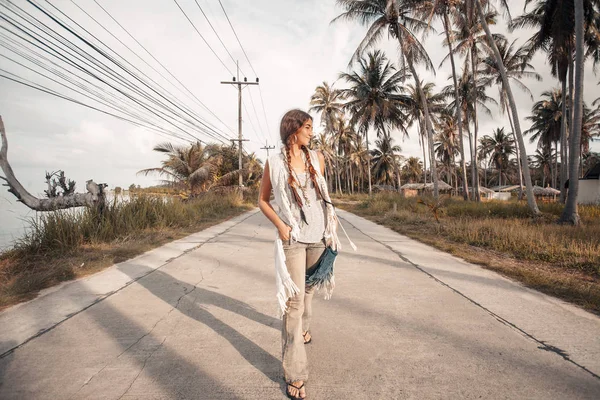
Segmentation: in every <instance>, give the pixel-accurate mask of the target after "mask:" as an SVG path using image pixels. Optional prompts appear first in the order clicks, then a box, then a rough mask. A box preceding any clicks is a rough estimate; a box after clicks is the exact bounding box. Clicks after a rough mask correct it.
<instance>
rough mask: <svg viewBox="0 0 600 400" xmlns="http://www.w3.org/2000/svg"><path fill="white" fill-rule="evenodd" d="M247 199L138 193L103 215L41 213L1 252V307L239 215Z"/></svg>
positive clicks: (252, 196) (249, 197) (248, 202)
mask: <svg viewBox="0 0 600 400" xmlns="http://www.w3.org/2000/svg"><path fill="white" fill-rule="evenodd" d="M244 197H246V198H247V200H244V199H243V198H242V197H241V196H239V195H237V194H235V193H232V194H219V195H206V196H204V197H202V198H200V199H196V200H193V201H189V202H182V201H180V200H177V199H175V198H164V197H150V196H139V197H134V198H132V199H131V200H130V201H128V202H114V203H112V204H110V205H108V206H107V207H106V209H105V210H104V212H103V213H102V214H100V213H98V212H97V211H96V210H92V209H85V210H81V211H79V212H73V210H71V211H60V212H52V213H45V214H42V216H41V217H39V218H37V219H35V220H32V221H31V222H30V224H31V226H30V233H29V234H28V235H27V236H25V237H24V238H22V239H21V240H20V241H19V242H18V243H17V244H16V245H15V247H14V248H13V249H11V250H9V251H7V252H5V253H2V254H0V309H2V308H5V307H7V306H10V305H13V304H16V303H18V302H21V301H25V300H28V299H31V298H34V297H35V296H36V295H37V293H38V292H39V290H41V289H44V288H47V287H50V286H52V285H55V284H57V283H59V282H62V281H66V280H71V279H74V278H78V277H81V276H85V275H88V274H91V273H94V272H97V271H100V270H102V269H104V268H106V267H109V266H111V265H113V264H115V263H118V262H122V261H125V260H127V259H129V258H132V257H135V256H137V255H139V254H142V253H144V252H146V251H148V250H151V249H153V248H155V247H158V246H161V245H163V244H165V243H168V242H170V241H172V240H176V239H179V238H181V237H184V236H186V235H188V234H191V233H193V232H196V231H199V230H201V229H204V228H206V227H208V226H211V225H214V224H217V223H220V222H222V221H224V220H226V219H229V218H231V217H233V216H235V215H239V214H241V213H242V212H244V211H246V210H248V209H250V208H251V207H252V206H253V204H251V202H252V203H253V202H254V200H255V199H256V197H257V196H256V194H255V193H249V194H248V195H247V196H246V195H245V196H244Z"/></svg>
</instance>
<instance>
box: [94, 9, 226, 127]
mask: <svg viewBox="0 0 600 400" xmlns="http://www.w3.org/2000/svg"><path fill="white" fill-rule="evenodd" d="M93 1H94V3H96V5H97V6H98V7H100V9H102V11H104V13H106V15H108V17H109V18H110V19H111V20H113V21H114V22H115V23H116V24H117V25H118V26H119V27H120V28H121V29H122V30H123V31H124V32H125V33H126V34H127V35H128V36H129V37H130V38H131V39H133V41H134V42H136V43H137V45H138V46H140V47H141V48H142V49H143V50H144V51H145V52H146V53H147V54H148V55H149V56H150V57H152V59H153V60H154V61H156V62H157V63H158V65H160V66H161V67H162V68H163V69H164V70H165V71H166V72H167V73H168V74H169V75H170V76H171V77H172V78H173V79H175V80H176V81H177V83H179V84H180V85H181V87H182V88H183V89H184V90H185V91H186V92H188V93H189V94H190V95H191V96H192V97H193V98H194V99H196V101H197V102H198V103H199V104H200V105H201V106H202V107H204V108H205V109H206V110H207V111H208V112H209V113H210V114H211V115H212V116H214V117H215V118H216V119H217V120H218V121H219V122H220V123H222V124H223V126H225V127H227V128H228V129H229V130H230V131H231V133H233V129H232V128H231V127H230V126H229V125H227V124H226V123H224V122H223V121H221V119H219V117H218V116H217V115H216V114H215V113H214V112H213V111H212V110H211V109H210V108H208V107H207V106H206V105H205V104H204V103H203V102H202V101H201V100H200V99H199V98H198V97H196V95H194V93H192V92H191V91H190V90H189V89H188V88H187V86H186V85H184V84H183V83H182V82H181V81H180V80H179V79H178V78H177V77H176V76H175V75H173V74H172V73H171V71H169V69H168V68H167V67H165V66H164V65H163V64H162V63H161V62H160V61H159V60H158V59H157V58H156V57H154V55H153V54H152V53H150V51H149V50H148V49H146V47H145V46H144V45H143V44H141V43H140V42H139V41H138V40H137V39H136V38H135V37H134V36H133V35H132V34H131V33H129V31H128V30H127V29H125V27H124V26H123V25H121V23H119V21H117V20H116V19H115V18H114V17H113V16H112V14H111V13H110V12H108V10H106V9H105V8H104V7H102V5H101V4H100V3H98V1H97V0H93Z"/></svg>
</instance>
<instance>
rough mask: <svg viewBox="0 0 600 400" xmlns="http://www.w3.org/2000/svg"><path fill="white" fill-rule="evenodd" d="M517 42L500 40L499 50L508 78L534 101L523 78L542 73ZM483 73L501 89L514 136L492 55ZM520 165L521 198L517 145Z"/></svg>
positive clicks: (503, 106) (505, 105) (502, 104)
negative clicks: (535, 67)
mask: <svg viewBox="0 0 600 400" xmlns="http://www.w3.org/2000/svg"><path fill="white" fill-rule="evenodd" d="M515 42H516V40H514V41H513V42H512V43H511V44H510V45H509V43H508V41H506V40H498V41H497V45H498V50H499V51H500V55H501V56H502V63H503V64H504V68H505V69H506V74H507V76H508V78H509V79H510V80H511V81H512V82H514V83H515V84H516V85H517V86H518V87H520V88H521V89H522V90H523V91H524V92H525V93H527V94H528V95H529V97H530V99H531V101H533V94H532V93H531V91H530V90H529V88H528V87H527V86H526V85H525V84H524V83H523V82H522V81H521V79H523V78H533V79H535V80H537V81H541V80H542V77H541V76H540V74H538V73H537V72H535V71H534V68H533V65H531V63H530V62H529V61H530V55H529V52H528V49H527V48H526V47H520V48H518V49H516V50H515ZM481 66H482V68H481V71H480V72H481V74H482V75H483V76H484V77H486V78H488V80H489V82H488V83H489V84H490V85H492V84H495V85H497V86H498V90H499V98H500V111H501V112H502V113H504V112H506V113H507V114H508V122H509V123H510V128H511V131H512V133H513V136H514V134H515V133H514V132H515V131H514V124H513V122H512V117H511V115H510V109H509V108H508V97H507V95H506V90H505V89H504V85H503V84H502V76H501V75H500V71H499V69H498V64H497V63H496V60H495V59H494V57H492V56H488V57H486V58H484V59H483V60H482V63H481ZM514 139H515V143H516V141H517V138H516V136H515V137H514ZM515 150H516V154H517V160H518V163H517V164H518V167H519V200H520V199H521V198H522V197H523V191H522V187H523V176H522V174H523V168H522V164H521V159H520V157H519V151H518V148H517V147H515Z"/></svg>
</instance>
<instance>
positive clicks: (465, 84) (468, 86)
mask: <svg viewBox="0 0 600 400" xmlns="http://www.w3.org/2000/svg"><path fill="white" fill-rule="evenodd" d="M486 83H487V80H486V79H485V78H481V77H480V78H477V79H476V80H475V81H474V80H473V76H472V74H471V72H470V71H469V66H468V65H465V66H464V70H463V73H462V75H461V78H460V81H459V83H458V95H459V99H458V103H459V104H460V106H461V109H462V111H463V115H464V117H465V118H464V121H463V123H464V127H465V128H466V130H467V137H468V138H469V149H470V153H471V165H470V167H471V184H472V186H473V188H474V189H476V181H477V180H478V179H477V177H478V175H479V173H478V171H477V166H476V164H477V163H476V157H475V152H476V147H477V144H476V142H475V140H474V138H473V135H472V134H471V128H470V122H471V121H475V119H476V113H477V111H479V112H481V113H485V114H487V115H492V111H491V110H490V108H489V107H488V104H489V103H492V104H498V103H497V102H496V100H495V99H493V98H492V97H490V96H488V95H487V93H486V90H485V89H486ZM455 93H456V91H455V90H454V87H453V85H449V86H446V87H444V89H442V94H443V95H444V96H445V97H446V98H447V99H451V102H450V103H449V104H448V109H454V108H455V107H456V103H457V101H456V97H455ZM475 198H476V199H477V195H476V194H475Z"/></svg>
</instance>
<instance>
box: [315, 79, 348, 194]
mask: <svg viewBox="0 0 600 400" xmlns="http://www.w3.org/2000/svg"><path fill="white" fill-rule="evenodd" d="M342 100H343V95H342V92H341V91H340V90H338V89H334V88H333V86H329V84H328V83H327V82H323V84H322V85H319V86H317V87H316V89H315V92H314V93H313V95H312V96H311V97H310V108H309V109H308V111H309V112H317V113H320V114H321V125H322V126H323V127H324V128H325V132H326V133H327V134H330V135H333V134H334V130H335V129H336V123H337V121H338V120H339V119H340V118H342V117H343V116H344V111H343V109H342V108H343V103H342ZM333 150H334V153H335V154H336V155H339V149H338V144H337V143H336V142H335V141H334V142H333ZM334 162H335V168H334V169H333V171H334V172H335V177H336V180H335V182H336V187H337V191H340V172H339V170H340V169H339V165H338V157H335V159H334Z"/></svg>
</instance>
